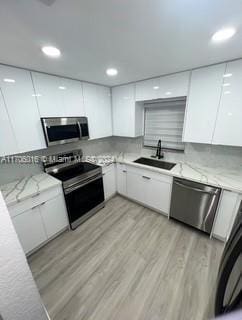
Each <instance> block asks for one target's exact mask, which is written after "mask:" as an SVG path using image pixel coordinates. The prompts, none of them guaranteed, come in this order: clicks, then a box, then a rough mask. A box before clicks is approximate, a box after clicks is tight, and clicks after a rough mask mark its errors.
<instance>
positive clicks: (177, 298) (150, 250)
mask: <svg viewBox="0 0 242 320" xmlns="http://www.w3.org/2000/svg"><path fill="white" fill-rule="evenodd" d="M222 249H223V246H222V244H221V243H220V242H218V241H216V240H210V239H209V237H208V236H206V235H204V234H202V233H200V232H198V231H196V230H193V229H191V228H189V227H186V226H184V225H182V224H180V223H178V222H176V221H173V220H168V219H167V218H166V217H164V216H162V215H160V214H158V213H155V212H153V211H152V210H149V209H146V208H144V207H142V206H140V205H138V204H135V203H133V202H131V201H128V200H126V199H124V198H121V197H119V196H116V197H115V198H113V199H111V200H110V201H109V202H108V203H107V204H106V207H105V208H104V209H102V210H101V211H100V212H98V213H97V214H96V215H95V216H94V217H92V218H91V219H89V220H88V221H86V222H85V223H84V224H82V225H81V226H80V227H79V228H78V229H76V230H75V231H74V232H65V233H64V234H62V235H61V236H59V237H58V238H56V239H55V240H53V241H52V242H50V243H49V244H47V245H46V246H45V247H44V248H42V249H41V250H39V251H38V252H37V253H35V254H34V255H32V256H31V257H30V258H29V263H30V267H31V269H32V272H33V275H34V278H35V280H36V283H37V286H38V288H39V290H40V294H41V296H42V299H43V301H44V304H45V306H46V308H47V310H48V312H49V314H50V316H51V319H52V320H57V319H58V320H64V319H65V320H81V319H83V320H114V319H115V320H121V319H122V320H123V319H125V320H129V319H130V320H136V319H139V320H144V319H145V320H161V319H162V320H176V319H177V320H178V319H179V320H190V319H194V320H200V319H208V317H209V316H210V315H211V313H210V312H211V311H210V310H211V305H212V296H213V288H214V284H215V278H216V274H217V268H218V264H219V260H220V256H221V253H222Z"/></svg>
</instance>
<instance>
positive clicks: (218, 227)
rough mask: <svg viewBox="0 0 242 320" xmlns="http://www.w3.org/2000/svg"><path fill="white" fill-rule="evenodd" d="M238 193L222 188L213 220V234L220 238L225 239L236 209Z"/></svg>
mask: <svg viewBox="0 0 242 320" xmlns="http://www.w3.org/2000/svg"><path fill="white" fill-rule="evenodd" d="M238 200H239V195H238V194H237V193H235V192H230V191H226V190H224V191H223V192H222V195H221V200H220V203H219V207H218V209H217V210H218V212H217V216H216V220H215V222H214V229H213V236H215V237H216V238H218V239H220V240H227V239H228V237H229V234H230V231H231V229H232V226H233V222H234V219H235V216H236V213H237V211H238V205H239V202H240V201H239V202H238Z"/></svg>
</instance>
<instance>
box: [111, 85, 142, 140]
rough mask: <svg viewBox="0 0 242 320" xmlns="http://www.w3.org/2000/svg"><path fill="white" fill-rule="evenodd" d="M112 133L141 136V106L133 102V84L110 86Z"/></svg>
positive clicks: (123, 135)
mask: <svg viewBox="0 0 242 320" xmlns="http://www.w3.org/2000/svg"><path fill="white" fill-rule="evenodd" d="M112 107H113V135H114V136H120V137H136V136H141V135H142V131H143V127H142V125H143V108H142V107H141V106H139V105H137V104H136V103H135V84H128V85H124V86H119V87H114V88H112Z"/></svg>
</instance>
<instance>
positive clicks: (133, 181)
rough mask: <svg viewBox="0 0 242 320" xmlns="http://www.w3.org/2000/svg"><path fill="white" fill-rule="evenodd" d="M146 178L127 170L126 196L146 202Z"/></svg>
mask: <svg viewBox="0 0 242 320" xmlns="http://www.w3.org/2000/svg"><path fill="white" fill-rule="evenodd" d="M147 183H148V179H147V178H144V177H142V176H141V175H139V174H136V173H134V172H130V171H127V196H128V197H129V198H131V199H134V200H136V201H139V202H142V203H146V196H147V195H146V184H147Z"/></svg>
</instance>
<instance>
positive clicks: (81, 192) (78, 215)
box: [65, 177, 104, 229]
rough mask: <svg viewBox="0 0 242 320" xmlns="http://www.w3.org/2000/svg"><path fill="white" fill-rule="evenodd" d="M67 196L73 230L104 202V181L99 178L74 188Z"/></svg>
mask: <svg viewBox="0 0 242 320" xmlns="http://www.w3.org/2000/svg"><path fill="white" fill-rule="evenodd" d="M67 192H68V193H66V194H65V198H66V206H67V211H68V216H69V221H70V224H71V227H72V229H74V228H76V226H77V225H78V224H79V223H80V222H82V221H84V220H85V219H86V217H85V215H86V214H87V213H89V212H90V211H91V210H92V209H94V208H95V207H97V206H98V205H101V203H102V202H103V201H104V190H103V179H102V177H101V178H98V179H95V180H94V181H92V182H88V183H87V184H85V185H83V186H78V185H77V186H74V187H73V188H72V189H71V188H70V190H69V191H67Z"/></svg>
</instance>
